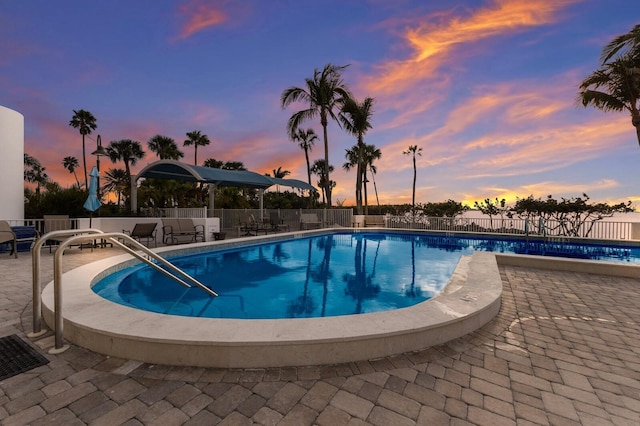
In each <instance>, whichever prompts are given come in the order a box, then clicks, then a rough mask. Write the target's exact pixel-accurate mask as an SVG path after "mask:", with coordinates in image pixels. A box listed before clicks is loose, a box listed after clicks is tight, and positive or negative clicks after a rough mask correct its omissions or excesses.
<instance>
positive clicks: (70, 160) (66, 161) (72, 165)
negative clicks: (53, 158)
mask: <svg viewBox="0 0 640 426" xmlns="http://www.w3.org/2000/svg"><path fill="white" fill-rule="evenodd" d="M62 165H63V166H64V168H65V169H67V170H69V173H73V177H75V178H76V184H77V185H78V188H80V181H79V180H78V175H77V174H76V169H77V168H78V167H80V164H79V163H78V159H77V158H76V157H64V158H63V159H62Z"/></svg>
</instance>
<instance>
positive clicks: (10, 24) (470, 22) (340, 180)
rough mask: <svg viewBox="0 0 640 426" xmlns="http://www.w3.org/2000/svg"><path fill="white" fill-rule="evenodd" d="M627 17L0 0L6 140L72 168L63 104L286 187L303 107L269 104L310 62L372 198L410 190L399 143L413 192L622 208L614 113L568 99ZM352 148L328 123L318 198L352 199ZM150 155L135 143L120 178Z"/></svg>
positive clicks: (405, 0)
mask: <svg viewBox="0 0 640 426" xmlns="http://www.w3.org/2000/svg"><path fill="white" fill-rule="evenodd" d="M638 23H640V2H639V1H638V0H608V1H604V0H484V1H483V0H465V1H462V0H457V1H456V0H451V1H425V0H420V1H409V0H394V1H385V0H369V1H365V0H361V1H358V0H346V1H345V0H335V1H333V0H331V1H330V0H317V1H314V2H311V1H294V0H269V1H264V0H262V1H261V0H244V1H224V0H219V1H215V0H211V1H207V0H183V1H177V0H176V1H171V0H136V1H125V0H110V1H80V0H57V1H51V0H22V1H15V0H0V105H3V106H5V107H8V108H11V109H14V110H16V111H18V112H20V113H22V114H23V115H24V117H25V152H27V153H29V154H30V155H32V156H34V157H36V158H37V159H38V160H40V162H41V163H42V164H43V165H44V166H45V167H46V171H47V173H48V174H49V176H50V177H51V178H52V179H53V180H55V181H56V182H58V183H61V184H62V185H63V186H67V185H71V184H72V183H73V182H75V179H74V178H73V175H71V174H69V172H68V171H66V170H65V169H64V168H63V167H62V159H63V158H64V157H66V156H75V157H77V158H78V159H79V161H80V164H81V167H82V139H81V136H80V135H79V133H78V131H77V130H76V129H73V128H72V127H70V126H69V120H70V119H71V117H72V116H73V110H74V109H75V110H77V109H85V110H88V111H90V112H91V113H93V115H94V116H95V117H96V118H97V124H98V129H97V130H96V131H95V132H94V133H93V134H92V135H91V137H92V138H94V140H95V137H96V136H97V135H98V134H100V135H101V138H102V142H103V145H108V143H109V142H110V141H114V140H119V139H133V140H136V141H139V142H141V144H142V145H143V147H144V149H145V150H146V151H148V148H147V141H148V140H149V139H150V138H151V137H152V136H154V135H156V134H161V135H165V136H169V137H171V138H173V139H174V140H175V141H176V143H178V145H179V146H180V147H181V149H182V150H183V152H184V153H185V158H184V161H185V162H188V163H193V160H194V152H193V148H192V147H182V143H183V141H184V140H185V139H186V133H187V132H190V131H193V130H200V131H202V133H204V134H206V135H208V136H209V138H210V139H211V141H212V143H211V145H209V146H207V147H204V148H201V149H199V150H198V160H199V162H200V163H202V161H203V160H205V159H207V158H215V159H217V160H222V161H241V162H243V163H244V164H245V166H246V167H247V168H248V169H250V170H253V171H255V172H258V173H270V172H271V171H272V170H273V169H277V168H278V167H282V168H283V169H285V170H289V171H291V175H290V176H289V177H293V178H297V179H301V180H306V179H307V178H306V171H305V167H306V165H305V160H304V153H303V151H302V150H300V149H299V148H298V147H297V145H296V144H294V143H293V142H291V141H290V140H289V139H288V138H287V134H286V123H287V120H288V119H289V117H290V116H291V115H292V114H293V113H294V112H296V111H298V110H299V109H302V108H304V107H306V106H304V105H299V106H290V107H288V108H287V109H285V110H283V109H282V108H281V106H280V96H281V94H282V92H283V91H284V90H285V89H286V88H288V87H290V86H300V87H303V85H304V80H305V78H308V77H312V76H313V71H314V69H316V68H317V69H322V68H323V67H324V65H325V64H327V63H332V64H335V65H347V64H349V67H348V68H347V69H346V70H345V71H344V74H343V77H344V80H345V82H346V83H347V85H348V86H349V87H350V89H351V90H352V92H353V93H354V95H355V96H356V98H357V99H359V100H362V99H364V98H365V97H372V98H374V99H375V104H374V114H373V116H372V120H371V121H372V125H373V128H372V129H371V130H370V131H369V132H368V133H367V134H366V135H365V142H366V143H368V144H374V145H376V147H378V148H380V149H381V151H382V158H381V160H379V161H378V162H377V163H376V166H377V168H378V173H377V174H376V175H375V182H376V184H377V189H378V195H379V200H380V203H381V204H387V203H411V184H412V178H413V168H412V162H411V158H410V157H409V156H405V155H403V151H404V150H406V149H407V147H408V146H410V145H417V146H418V147H420V148H422V156H421V157H418V158H417V184H416V186H417V188H416V201H417V202H439V201H445V200H447V199H453V200H455V201H462V202H465V203H469V204H471V205H472V204H473V202H474V201H476V200H478V201H480V200H482V199H484V198H487V197H490V198H495V197H499V198H506V199H507V200H508V201H509V202H513V201H515V199H516V197H521V198H522V197H527V196H528V195H530V194H532V195H534V196H536V197H544V196H546V195H548V194H552V195H553V196H555V197H556V198H560V197H574V196H580V195H581V194H582V193H583V192H586V193H587V194H588V195H589V196H590V197H591V198H592V200H593V201H603V202H621V201H626V200H632V201H634V206H635V207H636V208H637V207H639V204H640V203H639V202H640V169H639V167H638V165H639V164H640V147H639V146H638V141H637V139H636V135H635V131H634V128H633V127H632V125H631V118H630V116H629V115H628V114H626V113H603V112H601V111H599V110H596V109H593V108H591V107H590V108H587V109H585V108H583V107H582V106H581V105H579V104H578V103H577V93H578V85H579V83H580V82H581V81H582V79H584V78H585V77H586V76H587V75H588V74H589V73H591V72H592V71H594V70H595V69H597V68H598V67H599V66H600V64H599V61H598V59H599V57H600V52H601V49H602V47H603V46H604V45H606V44H607V43H608V42H609V41H610V40H611V39H612V38H614V37H616V36H618V35H620V34H624V33H627V32H628V31H629V30H631V28H632V27H633V26H634V25H636V24H638ZM304 127H305V128H306V127H310V128H313V129H314V130H315V131H316V133H317V134H318V135H319V136H320V140H319V141H318V142H316V146H315V147H314V150H313V151H312V153H311V158H312V161H313V160H315V159H318V158H321V157H323V145H322V138H321V134H322V127H321V126H320V123H319V122H311V121H310V122H307V123H306V125H305V126H304ZM94 140H91V139H88V140H87V151H88V153H90V152H91V151H93V150H94V149H95V148H96V145H95V142H94ZM355 142H356V140H355V138H354V137H353V136H350V135H348V134H346V133H345V132H344V131H342V130H341V129H340V128H339V127H338V125H337V123H336V122H331V123H330V124H329V147H330V154H329V157H330V163H331V164H332V165H333V166H334V167H335V169H336V172H335V173H334V174H333V175H332V179H333V180H335V181H336V182H337V187H336V188H335V190H334V192H333V199H334V203H335V202H336V200H338V201H340V202H343V201H345V204H346V205H350V204H353V203H354V187H355V172H354V171H351V172H345V171H344V170H343V169H342V165H343V164H344V162H345V157H344V153H345V149H347V148H350V147H351V146H353V145H354V144H355ZM156 160H157V158H156V157H155V155H154V154H153V153H151V152H147V154H146V156H145V158H144V159H143V160H142V161H141V162H139V163H138V164H137V166H136V167H134V168H133V171H134V173H135V172H136V171H137V170H140V169H141V168H142V167H144V166H145V165H147V164H148V163H150V162H153V161H156ZM87 162H88V166H92V165H94V164H95V158H93V157H91V156H89V155H88V158H87ZM101 166H102V167H101V168H102V171H103V172H104V171H105V170H106V169H108V168H111V167H123V166H122V164H117V165H115V164H112V163H110V162H109V161H108V160H103V162H102V164H101ZM79 172H80V173H81V170H79ZM316 181H317V178H315V177H314V180H313V184H314V185H315V184H316ZM375 202H376V200H375V195H374V190H373V186H372V185H371V184H370V186H369V204H375Z"/></svg>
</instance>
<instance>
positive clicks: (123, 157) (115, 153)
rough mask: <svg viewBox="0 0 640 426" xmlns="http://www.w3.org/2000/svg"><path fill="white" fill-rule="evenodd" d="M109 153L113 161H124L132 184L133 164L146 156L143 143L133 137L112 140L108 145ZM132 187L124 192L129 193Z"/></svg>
mask: <svg viewBox="0 0 640 426" xmlns="http://www.w3.org/2000/svg"><path fill="white" fill-rule="evenodd" d="M107 154H109V159H110V160H111V162H113V163H115V162H117V161H122V162H123V163H124V170H125V173H126V175H127V179H128V181H129V186H130V184H131V166H135V165H136V163H137V162H138V160H141V159H142V158H143V157H144V154H145V153H144V151H143V150H142V145H141V144H140V142H138V141H132V140H131V139H122V140H119V141H112V142H111V143H110V144H109V146H108V147H107ZM129 192H130V188H127V190H126V191H125V192H124V193H125V194H127V196H128V195H129Z"/></svg>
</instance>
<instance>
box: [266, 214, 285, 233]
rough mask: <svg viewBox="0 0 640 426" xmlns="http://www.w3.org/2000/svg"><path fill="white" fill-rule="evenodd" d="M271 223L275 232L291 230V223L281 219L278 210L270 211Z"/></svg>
mask: <svg viewBox="0 0 640 426" xmlns="http://www.w3.org/2000/svg"><path fill="white" fill-rule="evenodd" d="M269 224H270V225H271V230H272V231H273V232H280V231H288V230H289V224H288V223H284V221H283V220H282V219H280V214H278V212H271V213H269Z"/></svg>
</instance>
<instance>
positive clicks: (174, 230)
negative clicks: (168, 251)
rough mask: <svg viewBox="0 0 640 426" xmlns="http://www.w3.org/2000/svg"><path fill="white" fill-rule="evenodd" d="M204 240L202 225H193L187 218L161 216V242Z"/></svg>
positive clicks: (173, 242)
mask: <svg viewBox="0 0 640 426" xmlns="http://www.w3.org/2000/svg"><path fill="white" fill-rule="evenodd" d="M187 238H188V239H189V242H192V243H196V242H198V241H202V242H204V225H194V224H193V220H192V219H189V218H163V219H162V243H163V244H178V243H180V242H185V240H186V239H187Z"/></svg>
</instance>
